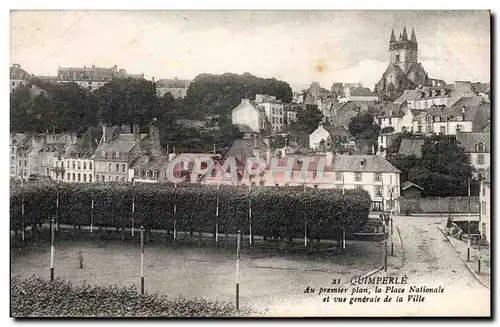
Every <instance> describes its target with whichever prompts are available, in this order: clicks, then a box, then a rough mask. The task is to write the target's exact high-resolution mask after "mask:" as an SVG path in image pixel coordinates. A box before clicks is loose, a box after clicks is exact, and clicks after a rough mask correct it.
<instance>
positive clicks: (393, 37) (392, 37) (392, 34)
mask: <svg viewBox="0 0 500 327" xmlns="http://www.w3.org/2000/svg"><path fill="white" fill-rule="evenodd" d="M395 41H396V36H395V35H394V29H392V31H391V42H395Z"/></svg>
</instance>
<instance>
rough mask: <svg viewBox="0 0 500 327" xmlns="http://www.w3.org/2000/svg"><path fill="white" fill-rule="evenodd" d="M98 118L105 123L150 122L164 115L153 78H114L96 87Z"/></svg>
mask: <svg viewBox="0 0 500 327" xmlns="http://www.w3.org/2000/svg"><path fill="white" fill-rule="evenodd" d="M95 98H96V99H95V100H96V104H97V107H98V109H99V118H100V119H101V120H102V122H103V123H110V124H122V123H132V122H133V123H137V124H140V125H144V124H147V123H148V122H150V121H151V120H152V119H153V118H154V117H156V118H158V116H161V115H162V111H161V108H160V102H159V101H158V99H157V97H156V91H155V88H154V85H153V83H152V82H150V81H147V80H144V79H131V78H129V79H115V80H113V81H111V82H109V83H107V84H106V85H104V86H102V87H100V88H99V89H97V90H96V91H95Z"/></svg>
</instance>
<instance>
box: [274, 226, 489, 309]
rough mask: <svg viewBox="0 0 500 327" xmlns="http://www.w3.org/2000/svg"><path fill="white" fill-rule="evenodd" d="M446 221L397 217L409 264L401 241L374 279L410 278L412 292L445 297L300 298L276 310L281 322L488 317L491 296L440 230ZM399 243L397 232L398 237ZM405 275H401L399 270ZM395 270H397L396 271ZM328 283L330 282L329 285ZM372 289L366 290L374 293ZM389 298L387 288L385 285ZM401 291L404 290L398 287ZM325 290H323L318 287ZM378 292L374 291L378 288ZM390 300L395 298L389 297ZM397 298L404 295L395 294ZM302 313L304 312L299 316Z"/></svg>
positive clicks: (397, 242)
mask: <svg viewBox="0 0 500 327" xmlns="http://www.w3.org/2000/svg"><path fill="white" fill-rule="evenodd" d="M443 219H446V217H406V216H396V217H394V224H395V226H398V229H399V232H400V236H401V240H402V243H403V248H404V252H405V257H406V260H405V262H404V265H403V267H401V255H402V251H401V244H400V242H399V241H397V240H395V241H394V242H395V245H394V252H395V255H396V256H397V257H389V269H388V271H387V273H384V271H383V270H382V271H380V272H378V273H376V274H375V275H374V276H382V277H383V276H394V277H396V276H401V277H402V276H407V277H408V284H407V286H406V288H408V286H411V285H415V286H426V287H431V288H434V287H436V288H437V287H439V286H441V287H442V288H444V292H443V293H439V294H435V293H434V294H433V293H428V294H422V295H423V296H424V297H425V300H424V302H417V303H414V302H407V298H408V290H406V293H404V296H403V298H404V302H401V303H394V300H393V301H392V302H390V303H383V302H381V303H377V304H372V303H355V304H352V305H350V304H348V303H342V304H339V303H323V302H322V297H317V296H315V297H309V298H307V299H304V298H301V299H299V298H297V299H296V300H292V301H290V302H289V303H288V304H287V305H286V306H280V307H274V308H273V315H279V316H286V315H292V316H315V315H323V316H325V315H330V316H351V315H352V316H416V315H419V316H422V315H424V316H426V315H427V316H487V315H489V314H490V290H488V289H487V288H485V287H484V286H482V285H481V284H480V283H479V282H478V281H477V280H476V279H475V277H474V276H473V275H472V274H471V273H470V271H469V270H468V269H467V267H466V266H465V264H464V263H463V261H462V260H461V259H460V258H459V257H458V256H457V254H456V253H455V251H454V249H453V247H452V246H451V244H450V243H449V241H448V240H447V239H446V237H445V236H444V235H443V234H442V233H441V232H440V230H439V229H438V228H437V226H438V224H440V223H442V221H443ZM394 237H395V238H396V237H397V231H396V229H395V231H394ZM399 267H401V268H400V269H396V268H399ZM391 268H392V269H391ZM325 282H326V279H325ZM368 286H370V285H363V287H368ZM381 286H382V289H383V293H381V296H385V295H387V294H386V293H385V291H386V287H385V285H381ZM396 286H398V287H399V286H401V285H396ZM318 287H319V285H318ZM372 290H373V287H372ZM389 294H390V293H389ZM304 295H307V294H304ZM390 295H392V296H393V297H396V296H397V295H400V294H397V293H395V294H390ZM298 308H300V310H298Z"/></svg>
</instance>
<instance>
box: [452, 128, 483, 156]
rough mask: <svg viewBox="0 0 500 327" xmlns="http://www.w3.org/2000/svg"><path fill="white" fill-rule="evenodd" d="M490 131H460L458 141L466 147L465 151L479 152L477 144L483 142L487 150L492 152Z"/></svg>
mask: <svg viewBox="0 0 500 327" xmlns="http://www.w3.org/2000/svg"><path fill="white" fill-rule="evenodd" d="M490 135H491V134H490V133H488V132H458V133H457V141H458V142H460V146H462V147H464V148H465V150H464V151H465V152H467V153H470V152H477V149H476V144H477V143H478V142H482V143H483V144H484V146H485V152H486V153H489V152H491V148H490Z"/></svg>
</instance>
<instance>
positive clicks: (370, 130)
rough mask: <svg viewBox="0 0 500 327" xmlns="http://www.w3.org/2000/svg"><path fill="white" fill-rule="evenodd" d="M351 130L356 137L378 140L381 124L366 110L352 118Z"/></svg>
mask: <svg viewBox="0 0 500 327" xmlns="http://www.w3.org/2000/svg"><path fill="white" fill-rule="evenodd" d="M349 132H350V133H351V134H352V135H354V136H355V137H359V138H362V139H367V140H376V139H377V137H378V136H379V135H380V126H379V125H378V124H377V123H376V122H375V120H374V119H373V116H372V115H371V114H369V113H367V112H365V113H361V114H359V115H357V116H355V117H353V118H352V119H351V121H350V122H349Z"/></svg>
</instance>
